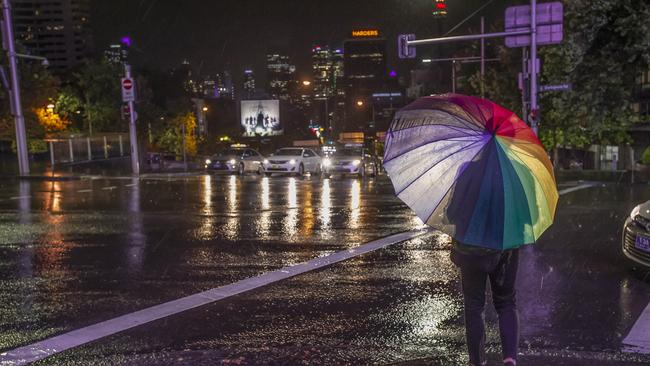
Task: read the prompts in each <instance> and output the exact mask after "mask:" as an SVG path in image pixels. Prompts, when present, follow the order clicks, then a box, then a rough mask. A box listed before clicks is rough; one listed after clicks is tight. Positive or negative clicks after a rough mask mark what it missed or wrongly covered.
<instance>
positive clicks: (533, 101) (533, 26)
mask: <svg viewBox="0 0 650 366" xmlns="http://www.w3.org/2000/svg"><path fill="white" fill-rule="evenodd" d="M530 15H531V18H530V112H531V114H532V115H533V117H532V118H531V121H530V128H531V129H532V130H533V132H534V133H535V135H536V136H537V124H538V119H539V111H538V106H537V73H538V72H539V70H537V0H530Z"/></svg>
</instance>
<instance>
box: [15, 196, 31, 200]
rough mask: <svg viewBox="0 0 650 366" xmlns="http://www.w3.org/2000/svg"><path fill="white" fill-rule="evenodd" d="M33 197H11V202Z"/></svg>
mask: <svg viewBox="0 0 650 366" xmlns="http://www.w3.org/2000/svg"><path fill="white" fill-rule="evenodd" d="M31 197H32V196H17V197H10V198H9V199H10V200H21V199H23V198H31Z"/></svg>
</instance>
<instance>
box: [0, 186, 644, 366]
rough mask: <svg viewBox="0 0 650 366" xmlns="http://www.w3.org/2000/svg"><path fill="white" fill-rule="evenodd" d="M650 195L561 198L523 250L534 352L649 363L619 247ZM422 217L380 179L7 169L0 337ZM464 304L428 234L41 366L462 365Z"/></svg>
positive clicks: (112, 312) (526, 326)
mask: <svg viewBox="0 0 650 366" xmlns="http://www.w3.org/2000/svg"><path fill="white" fill-rule="evenodd" d="M649 197H650V189H649V188H648V187H646V186H635V187H629V186H616V185H611V186H605V187H596V188H589V189H584V190H580V191H576V192H571V193H568V194H566V195H565V196H563V197H562V198H561V200H560V209H559V212H558V218H557V224H556V225H555V226H554V227H553V228H552V229H551V230H550V231H549V232H548V233H547V234H546V235H545V236H544V238H543V240H542V241H541V242H540V243H538V244H537V245H536V246H534V247H531V248H527V249H526V250H525V252H524V254H523V256H522V264H521V267H522V268H525V270H522V271H521V272H520V279H519V283H518V288H519V292H520V298H519V302H520V308H521V309H522V315H521V316H522V352H523V354H524V357H528V360H530V362H531V363H532V362H536V361H535V360H538V362H543V361H541V360H543V359H546V358H548V357H556V358H558V359H566V360H568V361H567V362H568V363H566V364H570V365H574V364H577V363H575V360H576V359H586V360H591V361H590V364H591V365H595V364H597V363H595V362H597V361H598V360H603V359H611V361H608V362H611V364H617V365H618V364H642V363H643V362H649V361H650V358H647V357H646V358H644V357H642V356H634V355H629V354H623V353H621V352H620V350H621V341H622V339H623V338H624V337H625V336H626V334H627V333H628V332H629V330H630V328H631V327H632V326H633V324H634V323H635V321H636V320H637V319H638V318H639V315H640V314H641V312H642V311H643V309H644V308H645V307H646V306H647V304H648V303H649V302H650V284H649V282H648V280H647V279H644V278H643V273H633V272H630V271H628V270H627V268H626V266H625V263H624V261H623V260H622V258H620V255H619V254H618V253H619V251H618V248H619V240H620V239H619V238H620V232H621V224H622V222H623V221H624V218H625V217H626V215H627V214H628V213H629V211H630V209H631V208H632V207H633V206H634V205H635V204H636V203H638V202H639V201H642V200H645V199H648V198H649ZM420 224H421V222H420V221H419V220H417V219H416V218H415V217H414V216H413V214H412V213H411V212H410V210H408V208H406V207H405V206H404V205H403V204H402V203H401V202H399V200H397V199H396V198H394V197H393V194H392V187H391V185H390V182H389V181H388V180H387V179H386V178H384V177H381V178H377V179H368V180H363V181H360V180H355V179H339V178H335V179H327V180H322V179H319V178H305V179H297V178H283V177H272V178H260V177H257V176H248V177H243V178H239V177H226V176H222V177H214V176H199V177H188V178H173V179H172V178H169V179H167V178H157V179H154V178H149V179H142V180H135V179H131V178H124V179H119V178H113V179H86V180H81V181H61V182H37V181H32V182H30V181H21V182H17V181H10V180H9V181H0V297H1V299H2V301H0V304H1V305H0V306H1V307H0V314H1V316H0V350H4V351H6V350H10V349H13V348H15V347H18V346H22V345H26V344H29V343H32V342H35V341H38V340H41V339H45V338H47V337H50V336H52V335H56V334H61V333H65V332H67V331H70V330H73V329H77V328H80V327H83V326H86V325H90V324H94V323H97V322H100V321H103V320H106V319H110V318H113V317H115V316H119V315H122V314H126V313H130V312H132V311H136V310H140V309H143V308H146V307H148V306H151V305H155V304H159V303H163V302H166V301H170V300H174V299H177V298H180V297H183V296H187V295H191V294H194V293H197V292H200V291H203V290H207V289H211V288H215V287H219V286H223V285H227V284H231V283H233V282H236V281H239V280H243V279H247V278H250V277H253V276H256V275H260V274H262V273H266V272H269V271H273V270H277V269H280V268H282V267H285V266H288V265H293V264H298V263H301V262H305V261H307V260H310V259H312V258H315V257H322V256H325V255H327V254H331V253H334V252H338V251H341V250H345V249H349V248H354V247H356V246H358V245H360V244H362V243H366V242H369V241H372V240H374V239H376V238H379V237H383V236H386V235H389V234H393V233H396V232H401V231H406V230H412V229H414V228H418V227H420ZM461 312H462V301H461V298H460V296H459V285H458V274H457V272H456V270H455V269H454V268H453V265H452V264H451V263H450V262H449V260H448V238H447V237H446V236H444V235H441V234H439V233H437V232H430V233H429V234H426V235H424V236H421V237H418V238H415V239H412V240H409V241H407V242H404V243H400V244H396V245H394V246H391V247H389V248H386V249H381V250H378V251H376V252H373V253H370V254H366V255H363V256H359V257H356V258H353V259H350V260H348V261H345V262H342V263H339V264H336V265H334V266H332V267H329V268H326V269H324V270H320V271H315V272H310V273H307V274H304V275H301V276H298V277H295V278H292V279H289V280H285V281H282V282H278V283H275V284H271V285H270V286H267V287H263V288H260V289H257V290H254V291H252V292H248V293H245V294H242V295H238V296H236V297H233V298H229V299H226V300H222V301H219V302H216V303H214V304H211V305H207V306H204V307H201V308H198V309H195V310H191V311H188V312H184V313H182V314H179V315H175V316H172V317H168V318H165V319H163V320H160V321H156V322H154V323H150V324H147V325H144V326H141V327H138V328H135V329H132V330H129V331H127V332H123V333H120V334H117V335H113V336H111V337H108V338H105V339H102V340H100V341H97V342H94V343H91V344H88V345H85V346H81V347H79V348H76V349H73V350H70V351H66V352H63V353H61V354H58V355H55V356H53V357H50V358H48V359H45V360H43V361H40V362H37V364H44V365H45V364H56V365H59V364H61V365H66V364H70V365H76V364H84V365H109V364H110V365H114V364H124V365H141V364H147V365H148V364H151V365H167V364H180V365H202V364H205V365H211V364H215V363H216V364H219V363H224V364H257V363H267V364H296V363H302V362H309V363H312V364H369V363H374V364H376V363H379V364H391V363H399V362H404V361H407V362H409V363H417V362H420V363H423V364H427V363H428V364H452V365H454V364H461V362H462V360H463V359H464V358H463V357H464V356H463V351H464V344H463V327H462V314H461ZM487 317H488V319H490V320H494V318H495V315H494V312H493V311H489V312H488V315H487ZM488 334H489V341H490V344H491V349H492V351H493V353H494V355H493V357H497V355H496V353H497V348H495V347H497V338H498V336H497V333H496V329H495V328H494V327H490V328H489V332H488ZM616 360H617V361H616ZM603 362H604V361H603ZM615 362H618V363H615ZM540 364H544V363H540ZM557 364H562V363H557ZM608 364H609V363H608Z"/></svg>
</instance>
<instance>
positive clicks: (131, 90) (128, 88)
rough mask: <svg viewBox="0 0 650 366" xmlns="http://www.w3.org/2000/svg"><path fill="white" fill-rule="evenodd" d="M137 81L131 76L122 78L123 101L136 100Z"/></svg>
mask: <svg viewBox="0 0 650 366" xmlns="http://www.w3.org/2000/svg"><path fill="white" fill-rule="evenodd" d="M134 85H135V83H134V82H133V79H131V78H122V101H123V102H135V87H134Z"/></svg>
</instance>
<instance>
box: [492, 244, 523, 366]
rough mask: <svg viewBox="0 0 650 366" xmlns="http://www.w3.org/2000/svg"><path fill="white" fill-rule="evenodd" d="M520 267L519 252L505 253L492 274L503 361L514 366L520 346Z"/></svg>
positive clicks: (493, 296) (493, 295) (493, 298)
mask: <svg viewBox="0 0 650 366" xmlns="http://www.w3.org/2000/svg"><path fill="white" fill-rule="evenodd" d="M518 265H519V250H518V249H515V250H511V251H508V252H505V253H503V255H502V256H501V261H499V264H498V265H497V268H496V269H495V270H494V271H493V272H492V273H490V286H491V287H492V300H493V302H494V308H495V309H496V311H497V314H498V315H499V333H500V335H501V349H502V350H503V359H504V362H506V361H513V362H512V363H513V364H515V363H516V360H517V348H518V346H519V315H518V314H517V302H516V294H517V291H516V289H515V282H516V280H517V268H518Z"/></svg>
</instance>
